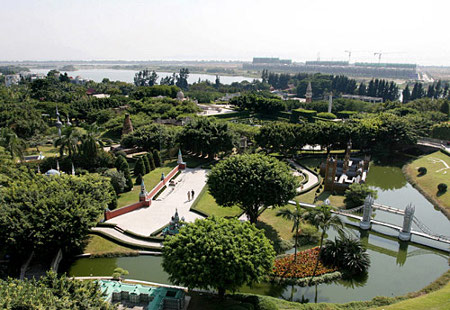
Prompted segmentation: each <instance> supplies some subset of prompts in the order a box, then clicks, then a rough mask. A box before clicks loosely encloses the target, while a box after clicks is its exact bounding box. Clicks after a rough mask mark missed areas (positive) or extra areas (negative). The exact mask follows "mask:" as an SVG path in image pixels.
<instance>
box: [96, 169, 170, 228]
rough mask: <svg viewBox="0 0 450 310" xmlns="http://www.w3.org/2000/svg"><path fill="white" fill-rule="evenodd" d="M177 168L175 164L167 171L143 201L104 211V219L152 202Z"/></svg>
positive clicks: (146, 205)
mask: <svg viewBox="0 0 450 310" xmlns="http://www.w3.org/2000/svg"><path fill="white" fill-rule="evenodd" d="M178 170H179V166H176V167H175V168H173V169H172V171H170V172H169V174H168V175H167V176H166V177H165V178H164V181H161V182H159V183H158V184H157V185H156V186H155V187H154V188H153V189H152V190H151V191H150V192H149V193H148V194H147V197H146V200H145V201H139V202H136V203H133V204H131V205H128V206H126V207H123V208H120V209H117V210H113V211H106V212H105V221H107V220H110V219H112V218H114V217H116V216H119V215H122V214H126V213H128V212H131V211H134V210H137V209H140V208H142V207H148V206H150V205H151V204H152V199H153V197H154V196H155V195H156V194H157V193H158V192H159V191H160V190H161V188H163V187H164V185H165V184H166V182H168V181H169V180H170V179H171V178H172V177H173V176H174V175H175V174H176V173H177V172H178Z"/></svg>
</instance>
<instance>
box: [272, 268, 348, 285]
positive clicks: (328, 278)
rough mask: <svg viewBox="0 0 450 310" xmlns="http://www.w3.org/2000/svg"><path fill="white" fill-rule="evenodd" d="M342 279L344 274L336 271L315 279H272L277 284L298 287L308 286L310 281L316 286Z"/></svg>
mask: <svg viewBox="0 0 450 310" xmlns="http://www.w3.org/2000/svg"><path fill="white" fill-rule="evenodd" d="M340 278H342V272H340V271H335V272H330V273H326V274H323V275H320V276H315V277H314V278H312V280H311V277H305V278H279V277H274V278H272V279H271V280H272V282H277V283H284V284H288V285H298V286H302V287H304V286H307V285H308V283H309V281H311V285H315V284H319V283H327V282H331V281H334V280H336V279H340Z"/></svg>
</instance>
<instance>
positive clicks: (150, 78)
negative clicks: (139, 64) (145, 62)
mask: <svg viewBox="0 0 450 310" xmlns="http://www.w3.org/2000/svg"><path fill="white" fill-rule="evenodd" d="M157 79H158V75H157V74H156V72H155V71H154V70H153V71H150V70H148V69H145V70H142V71H139V72H138V73H136V74H135V76H134V85H136V86H153V85H155V84H156V80H157Z"/></svg>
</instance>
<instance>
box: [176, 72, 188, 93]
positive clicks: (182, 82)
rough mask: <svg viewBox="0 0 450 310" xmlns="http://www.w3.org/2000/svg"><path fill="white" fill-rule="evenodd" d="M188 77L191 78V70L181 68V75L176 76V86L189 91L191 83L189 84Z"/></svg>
mask: <svg viewBox="0 0 450 310" xmlns="http://www.w3.org/2000/svg"><path fill="white" fill-rule="evenodd" d="M188 77H189V69H188V68H181V69H180V74H179V75H177V76H176V79H177V82H176V83H175V85H176V86H178V87H179V88H181V89H183V90H187V89H188V86H189V83H188V80H187V79H188Z"/></svg>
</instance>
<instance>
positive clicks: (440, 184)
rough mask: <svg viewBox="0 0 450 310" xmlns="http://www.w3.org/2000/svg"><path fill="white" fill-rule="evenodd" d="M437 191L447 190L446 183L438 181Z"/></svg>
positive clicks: (443, 191)
mask: <svg viewBox="0 0 450 310" xmlns="http://www.w3.org/2000/svg"><path fill="white" fill-rule="evenodd" d="M437 188H438V191H439V193H445V192H446V191H447V184H445V183H439V185H438V186H437Z"/></svg>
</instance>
